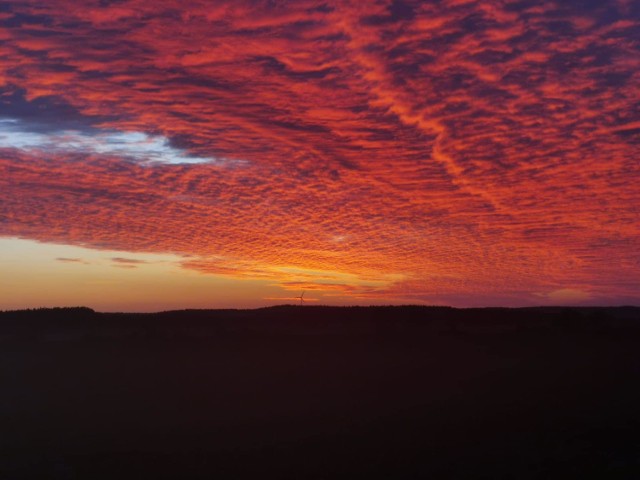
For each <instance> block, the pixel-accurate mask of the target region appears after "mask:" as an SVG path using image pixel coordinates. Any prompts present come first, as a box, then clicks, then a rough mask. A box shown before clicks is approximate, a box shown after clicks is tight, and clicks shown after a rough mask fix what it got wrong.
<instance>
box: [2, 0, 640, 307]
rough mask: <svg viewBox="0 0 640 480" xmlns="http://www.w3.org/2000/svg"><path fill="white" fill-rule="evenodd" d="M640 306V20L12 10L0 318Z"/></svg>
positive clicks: (430, 7)
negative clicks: (17, 311)
mask: <svg viewBox="0 0 640 480" xmlns="http://www.w3.org/2000/svg"><path fill="white" fill-rule="evenodd" d="M303 290H304V291H306V293H305V298H308V299H309V304H311V302H315V303H316V304H330V305H343V304H365V305H367V304H406V303H412V304H413V303H415V304H447V305H454V306H461V307H464V306H496V305H502V306H527V305H550V304H554V305H555V304H559V305H567V304H572V305H620V304H640V2H638V1H634V0H572V1H558V2H551V1H531V0H514V1H510V0H483V1H468V0H448V1H445V0H440V1H437V0H434V1H409V0H395V1H391V0H390V1H387V0H379V1H356V0H353V1H346V0H345V1H339V0H324V1H321V0H317V1H316V0H298V1H290V2H287V1H278V0H270V1H266V0H265V1H253V0H252V1H245V0H229V1H213V0H210V1H196V0H188V1H180V2H178V1H166V0H155V1H148V0H82V1H80V0H73V1H72V0H39V1H35V0H0V309H13V308H24V307H39V306H63V305H86V306H89V307H93V308H95V309H98V310H103V311H114V310H115V311H117V310H129V311H156V310H164V309H174V308H191V307H193V308H215V307H256V306H265V305H273V304H281V303H291V302H294V301H295V300H292V297H295V296H298V295H300V292H301V291H303Z"/></svg>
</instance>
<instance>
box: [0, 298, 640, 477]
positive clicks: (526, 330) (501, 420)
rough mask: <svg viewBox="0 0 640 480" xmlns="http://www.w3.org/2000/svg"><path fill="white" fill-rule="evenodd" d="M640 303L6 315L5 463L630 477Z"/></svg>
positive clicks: (106, 468) (2, 356)
mask: <svg viewBox="0 0 640 480" xmlns="http://www.w3.org/2000/svg"><path fill="white" fill-rule="evenodd" d="M639 323H640V309H638V308H635V307H619V308H564V307H558V308H524V309H453V308H446V307H415V306H406V307H352V308H337V307H336V308H334V307H322V306H303V307H300V306H279V307H272V308H264V309H257V310H184V311H173V312H161V313H153V314H126V313H120V314H114V313H99V312H94V311H92V310H90V309H86V308H73V309H38V310H28V311H16V312H1V313H0V386H1V390H0V394H1V395H0V433H1V434H0V478H2V479H5V478H7V479H11V480H14V479H16V480H17V479H31V478H38V479H39V478H46V479H54V480H56V479H60V480H72V479H73V480H76V479H85V478H91V479H114V478H118V479H141V478H154V479H185V480H188V479H195V478H201V479H211V478H224V479H239V478H243V479H244V478H247V479H255V478H266V479H270V478H275V479H295V480H298V479H304V480H307V479H350V480H351V479H357V478H366V479H372V478H384V479H391V478H392V479H422V478H433V479H552V478H558V479H563V480H565V479H585V478H602V479H604V478H606V479H636V478H640V442H639V441H638V438H640V409H639V408H638V405H640V388H639V386H638V378H640V348H639V347H640V328H639V327H638V325H639Z"/></svg>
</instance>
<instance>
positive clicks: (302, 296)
mask: <svg viewBox="0 0 640 480" xmlns="http://www.w3.org/2000/svg"><path fill="white" fill-rule="evenodd" d="M293 298H299V299H300V305H302V304H303V303H304V290H303V291H302V294H301V295H300V296H299V297H293Z"/></svg>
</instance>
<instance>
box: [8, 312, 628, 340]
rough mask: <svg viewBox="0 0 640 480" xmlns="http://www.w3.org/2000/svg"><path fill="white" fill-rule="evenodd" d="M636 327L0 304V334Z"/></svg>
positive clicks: (559, 317) (560, 316) (530, 316)
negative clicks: (3, 308) (9, 308)
mask: <svg viewBox="0 0 640 480" xmlns="http://www.w3.org/2000/svg"><path fill="white" fill-rule="evenodd" d="M534 331H538V332H541V331H564V332H580V331H585V332H601V333H604V332H640V307H631V306H629V307H531V308H467V309H458V308H452V307H442V306H412V305H407V306H375V307H360V306H354V307H330V306H296V305H279V306H273V307H265V308H258V309H253V310H242V309H220V310H193V309H190V310H174V311H165V312H157V313H99V312H95V311H94V310H92V309H90V308H87V307H73V308H38V309H29V310H17V311H6V312H0V340H3V339H4V340H9V339H14V340H16V339H26V338H29V339H42V338H46V337H48V336H51V335H54V334H69V335H71V334H72V335H73V336H75V337H76V338H78V339H80V338H93V339H98V338H109V339H116V338H123V337H130V336H134V337H136V338H139V337H148V338H180V337H189V338H198V337H202V338H210V337H215V336H225V335H226V336H228V335H285V336H286V335H349V336H354V335H355V336H387V335H396V336H402V335H420V334H434V333H458V334H483V333H484V334H488V333H506V332H521V333H523V334H524V333H526V332H534Z"/></svg>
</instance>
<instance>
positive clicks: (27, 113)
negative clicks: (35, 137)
mask: <svg viewBox="0 0 640 480" xmlns="http://www.w3.org/2000/svg"><path fill="white" fill-rule="evenodd" d="M1 119H11V120H18V121H20V122H21V123H22V125H23V126H24V127H23V128H25V129H26V130H28V131H31V132H37V133H46V132H60V131H64V130H80V131H92V130H95V128H96V126H97V125H99V124H100V123H103V122H106V121H113V120H116V118H115V117H99V116H88V115H84V114H82V113H81V112H80V111H79V110H78V109H77V108H75V107H73V106H72V105H70V104H68V103H67V102H66V101H64V100H63V99H61V98H59V97H55V96H47V97H38V98H35V99H33V100H27V98H26V97H25V92H24V90H22V89H7V88H4V89H0V120H1Z"/></svg>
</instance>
